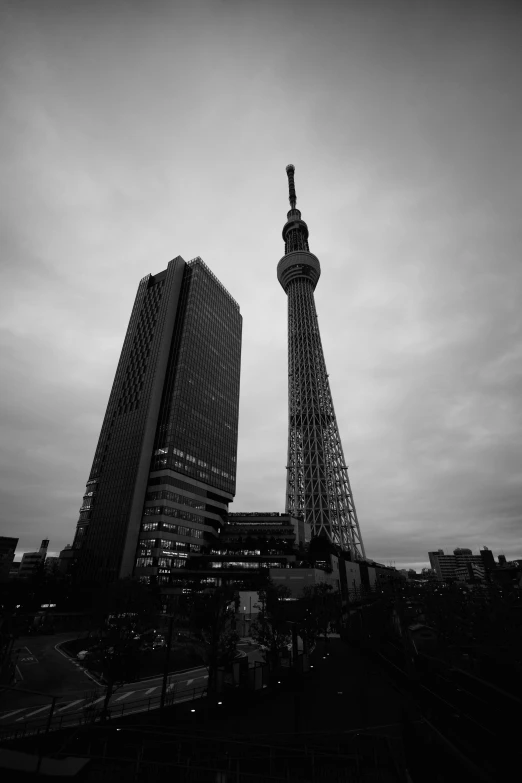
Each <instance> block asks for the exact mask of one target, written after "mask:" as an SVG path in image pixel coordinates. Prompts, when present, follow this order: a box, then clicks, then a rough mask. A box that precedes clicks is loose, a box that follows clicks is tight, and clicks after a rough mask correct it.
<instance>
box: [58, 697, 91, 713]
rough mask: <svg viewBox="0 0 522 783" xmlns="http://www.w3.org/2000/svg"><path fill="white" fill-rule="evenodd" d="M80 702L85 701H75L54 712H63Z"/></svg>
mask: <svg viewBox="0 0 522 783" xmlns="http://www.w3.org/2000/svg"><path fill="white" fill-rule="evenodd" d="M81 701H85V699H76V701H71V702H70V703H69V704H66V705H65V707H60V709H59V710H56V712H63V711H64V710H68V709H69V707H74V705H75V704H79V703H80V702H81Z"/></svg>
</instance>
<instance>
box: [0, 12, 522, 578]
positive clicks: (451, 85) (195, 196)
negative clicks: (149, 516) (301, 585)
mask: <svg viewBox="0 0 522 783" xmlns="http://www.w3.org/2000/svg"><path fill="white" fill-rule="evenodd" d="M109 5H110V7H108V6H107V4H103V3H96V2H94V3H89V4H87V5H85V6H84V7H82V8H77V9H73V8H72V6H71V5H70V4H67V3H64V2H63V3H60V2H57V3H55V4H53V9H50V8H46V9H44V8H43V7H42V6H41V4H38V3H35V2H28V3H24V6H23V8H21V7H11V8H10V9H9V12H6V13H5V15H4V25H3V27H4V30H5V31H6V33H5V34H6V40H5V45H4V46H3V47H2V55H1V56H2V62H3V65H4V67H3V69H2V71H3V82H2V90H3V93H4V100H3V102H2V114H3V120H4V122H3V126H4V138H5V140H6V141H5V142H4V143H3V144H2V147H1V149H0V156H1V158H0V163H1V164H2V166H3V168H4V170H5V172H6V179H7V180H8V187H6V188H5V191H4V195H3V196H2V199H3V200H2V205H1V207H2V212H1V220H2V226H1V231H0V236H1V237H2V239H1V249H2V258H3V285H2V289H1V291H2V297H3V299H2V316H1V319H2V320H1V322H0V324H1V327H2V332H1V339H2V358H1V362H2V364H1V368H0V371H1V376H2V382H3V400H2V405H3V409H2V414H1V426H2V431H1V433H0V436H1V449H2V450H1V453H0V457H1V460H2V462H1V464H2V475H3V482H2V503H1V514H2V518H1V532H2V534H3V535H5V536H16V537H19V538H20V544H19V547H20V548H19V550H18V556H19V555H20V553H21V552H23V551H33V550H34V549H35V547H36V546H37V544H38V543H39V541H40V540H41V539H42V537H44V536H45V537H49V538H50V539H51V547H52V550H53V551H57V550H59V549H60V548H61V547H62V546H64V545H65V544H69V543H72V532H71V531H72V530H73V528H74V524H75V521H76V519H77V514H78V508H79V506H78V501H79V498H81V493H82V491H83V488H84V482H85V477H86V476H87V475H88V472H89V469H90V464H91V460H92V455H93V453H94V450H95V447H96V442H97V438H98V434H99V431H100V426H101V423H102V420H103V414H104V410H105V406H106V403H107V396H108V392H109V390H110V387H111V383H112V379H113V374H114V367H115V366H116V363H117V359H118V356H119V351H120V349H121V344H122V341H123V337H124V334H125V329H126V325H127V321H128V314H129V312H130V310H131V307H132V302H133V300H134V295H135V286H136V281H137V280H139V279H141V277H143V275H145V274H147V272H149V271H150V270H156V269H160V268H163V267H164V266H165V265H166V264H167V262H168V261H169V259H171V258H173V257H174V256H175V255H176V254H178V253H179V254H181V255H182V256H183V257H184V258H187V259H188V258H193V257H194V256H196V255H200V256H201V257H202V258H203V259H205V262H206V263H207V264H208V265H209V267H210V268H211V269H212V270H213V272H214V273H215V274H216V276H217V277H218V278H219V279H220V280H221V281H222V283H223V285H224V286H225V287H226V288H227V289H228V290H229V291H230V293H231V294H232V296H233V297H234V298H235V299H236V300H237V301H238V302H239V304H240V307H241V312H242V314H243V317H244V331H243V359H242V373H241V398H240V416H239V449H238V473H237V494H236V499H235V502H234V504H233V505H232V506H231V510H232V511H257V510H259V509H261V510H264V509H266V510H269V511H270V510H273V511H283V510H284V506H285V465H286V450H287V443H286V440H287V415H288V409H287V388H286V382H287V378H286V365H287V348H286V328H287V327H286V317H287V313H286V302H285V299H284V296H283V295H282V292H281V289H280V286H279V284H278V283H277V280H276V279H275V275H274V260H275V259H277V258H279V257H280V255H281V246H280V233H279V231H280V225H281V171H282V170H283V168H284V166H285V165H286V164H287V163H288V162H289V161H292V162H293V163H294V164H295V165H296V167H297V170H298V171H299V177H300V178H299V199H300V205H301V206H302V209H303V214H304V215H305V216H309V217H310V219H312V215H313V224H312V225H313V249H314V252H316V253H317V255H318V257H319V258H320V259H321V265H322V269H323V277H322V279H321V285H320V286H319V287H318V289H317V293H316V300H317V309H318V313H319V319H320V327H321V334H322V339H323V345H324V351H325V359H326V364H327V367H328V371H329V373H330V384H331V388H332V394H333V397H334V400H335V406H336V415H337V420H338V424H339V430H340V433H341V436H342V442H343V447H344V453H345V457H346V462H347V464H348V466H349V470H350V481H351V483H352V487H353V488H354V495H355V501H356V507H357V514H358V518H359V522H360V525H361V530H362V531H363V536H364V544H365V548H366V553H367V555H368V557H370V558H373V559H375V560H377V561H380V562H388V561H395V562H396V564H397V567H402V566H409V565H413V567H421V564H422V565H428V556H427V553H428V551H430V550H436V549H438V548H442V549H444V550H445V551H453V549H454V548H455V547H456V546H462V547H469V548H470V549H472V551H473V552H474V553H476V552H478V551H479V549H480V547H482V546H484V545H485V546H488V547H489V548H490V549H491V550H492V551H493V552H495V554H496V555H497V554H499V553H502V552H503V553H505V555H506V557H507V559H508V560H510V559H513V558H515V557H520V551H519V549H518V541H519V538H520V534H519V531H520V525H521V512H520V508H521V504H522V503H521V501H522V491H521V487H520V480H519V476H520V473H521V471H522V454H521V449H520V443H521V442H522V416H521V413H520V411H519V399H520V394H521V391H522V389H521V385H522V383H521V375H520V359H521V357H522V323H521V316H520V312H519V310H520V308H519V301H520V295H521V292H522V273H521V270H520V264H519V258H520V251H521V240H520V230H519V209H520V207H519V205H520V182H522V176H521V174H522V171H521V165H522V164H521V161H520V156H519V154H518V140H519V137H520V132H521V131H522V120H521V114H522V112H521V109H520V99H519V85H518V73H519V71H520V66H521V63H520V59H521V52H520V48H519V46H518V41H519V32H520V14H519V13H517V12H516V11H515V10H514V9H515V6H514V5H510V4H503V3H499V4H487V3H480V2H476V3H473V4H467V3H463V4H461V5H460V6H459V7H460V13H459V15H457V13H456V12H455V9H454V4H453V3H449V2H433V3H426V4H423V5H422V9H424V10H421V8H420V7H419V8H418V9H417V10H416V11H415V13H413V12H411V9H408V7H407V5H408V4H405V3H401V2H391V3H387V4H381V5H379V4H376V5H375V7H373V8H372V9H370V8H369V5H368V4H367V3H363V2H354V3H351V4H345V3H327V6H328V10H329V12H326V11H325V10H324V7H322V8H319V7H316V6H315V5H314V4H311V3H309V4H307V3H299V4H297V3H293V2H289V3H288V4H286V5H284V7H281V6H280V4H277V5H276V4H274V3H271V2H267V3H265V4H262V7H259V4H254V3H250V2H248V0H247V1H246V2H242V3H237V2H234V0H230V1H229V2H226V3H219V4H216V3H210V2H197V1H196V2H194V3H191V4H190V7H187V8H182V4H175V3H171V4H167V3H164V2H155V0H152V2H151V4H149V5H148V8H147V9H146V10H145V9H142V7H141V4H138V3H135V2H126V3H119V2H117V0H116V2H115V3H111V4H109ZM152 6H154V10H153V9H152ZM177 6H179V8H178V7H177ZM426 8H428V10H425V9H426ZM123 10H125V13H122V11H123ZM297 10H299V14H300V15H298V14H297V13H296V12H297ZM120 280H123V282H122V284H121V286H119V287H118V293H117V295H115V291H116V284H117V281H120Z"/></svg>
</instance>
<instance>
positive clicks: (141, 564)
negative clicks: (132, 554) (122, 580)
mask: <svg viewBox="0 0 522 783" xmlns="http://www.w3.org/2000/svg"><path fill="white" fill-rule="evenodd" d="M152 564H153V559H152V557H138V558H136V567H137V568H145V567H147V566H151V565H152Z"/></svg>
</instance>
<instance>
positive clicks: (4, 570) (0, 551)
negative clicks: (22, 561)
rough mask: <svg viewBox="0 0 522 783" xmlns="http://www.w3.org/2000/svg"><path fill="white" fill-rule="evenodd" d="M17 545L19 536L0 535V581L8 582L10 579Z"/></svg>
mask: <svg viewBox="0 0 522 783" xmlns="http://www.w3.org/2000/svg"><path fill="white" fill-rule="evenodd" d="M17 546H18V539H17V538H10V537H9V536H0V582H7V580H8V579H9V574H10V571H11V566H12V565H13V561H14V556H15V551H16V547H17Z"/></svg>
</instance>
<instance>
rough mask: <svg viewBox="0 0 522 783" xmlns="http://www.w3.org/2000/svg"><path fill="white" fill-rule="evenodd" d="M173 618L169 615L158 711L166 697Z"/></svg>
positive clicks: (163, 705)
mask: <svg viewBox="0 0 522 783" xmlns="http://www.w3.org/2000/svg"><path fill="white" fill-rule="evenodd" d="M174 618H175V615H173V614H171V615H170V619H169V633H168V638H167V649H166V650H165V667H164V669H163V683H162V686H161V701H160V709H161V710H163V708H164V707H165V697H166V695H167V680H168V678H169V668H170V647H171V644H172V633H173V631H174Z"/></svg>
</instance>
